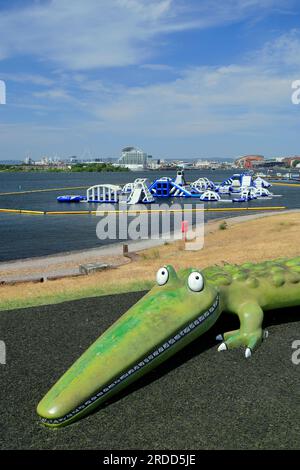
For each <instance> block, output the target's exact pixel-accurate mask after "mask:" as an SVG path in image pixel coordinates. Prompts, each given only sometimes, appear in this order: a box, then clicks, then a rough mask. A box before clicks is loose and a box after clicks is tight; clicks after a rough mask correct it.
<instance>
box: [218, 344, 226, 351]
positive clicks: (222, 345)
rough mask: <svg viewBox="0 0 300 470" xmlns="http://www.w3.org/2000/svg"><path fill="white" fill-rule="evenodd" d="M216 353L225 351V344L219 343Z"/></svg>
mask: <svg viewBox="0 0 300 470" xmlns="http://www.w3.org/2000/svg"><path fill="white" fill-rule="evenodd" d="M218 351H219V352H220V351H227V346H226V344H225V343H221V344H220V346H219V347H218Z"/></svg>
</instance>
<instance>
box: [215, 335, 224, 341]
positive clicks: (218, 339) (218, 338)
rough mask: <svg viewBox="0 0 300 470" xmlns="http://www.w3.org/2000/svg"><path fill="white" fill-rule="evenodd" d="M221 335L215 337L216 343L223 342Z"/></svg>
mask: <svg viewBox="0 0 300 470" xmlns="http://www.w3.org/2000/svg"><path fill="white" fill-rule="evenodd" d="M223 339H224V338H223V335H218V336H216V341H223Z"/></svg>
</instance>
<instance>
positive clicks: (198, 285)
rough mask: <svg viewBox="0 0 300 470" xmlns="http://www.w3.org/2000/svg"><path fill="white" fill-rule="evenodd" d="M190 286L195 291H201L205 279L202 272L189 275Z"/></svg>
mask: <svg viewBox="0 0 300 470" xmlns="http://www.w3.org/2000/svg"><path fill="white" fill-rule="evenodd" d="M188 286H189V288H190V289H191V290H192V291H193V292H200V291H202V289H203V287H204V279H203V276H202V274H200V273H198V272H193V273H191V274H190V275H189V278H188Z"/></svg>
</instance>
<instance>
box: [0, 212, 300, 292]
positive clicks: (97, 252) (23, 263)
mask: <svg viewBox="0 0 300 470" xmlns="http://www.w3.org/2000/svg"><path fill="white" fill-rule="evenodd" d="M295 212H300V209H292V210H288V211H278V212H272V213H267V212H263V213H257V214H248V215H241V216H235V217H224V218H218V219H213V220H210V221H208V222H207V223H206V224H205V228H204V232H205V235H207V233H209V231H210V230H211V229H213V228H215V227H216V225H220V223H222V221H226V223H228V224H230V225H231V226H234V225H237V224H240V223H244V222H248V221H251V220H255V219H260V218H265V217H274V216H276V215H279V214H280V215H283V214H290V213H295ZM124 243H125V244H128V247H129V252H141V251H144V250H148V249H152V248H155V247H159V246H162V245H164V244H165V240H163V239H158V240H157V239H149V240H139V241H128V242H127V241H122V242H116V243H113V244H110V245H106V246H101V247H97V248H90V249H86V250H76V251H69V252H62V253H58V254H54V255H48V256H41V257H36V258H25V259H21V260H12V261H6V262H2V263H0V283H1V282H2V283H4V282H8V283H11V282H14V281H16V282H22V281H24V282H26V281H31V280H38V279H47V278H54V277H57V278H58V277H65V276H76V275H79V274H80V270H79V266H80V265H82V264H88V263H103V264H108V265H110V266H113V267H119V266H122V265H124V264H127V263H129V262H130V260H129V259H128V258H126V257H124V256H123V245H124ZM168 243H172V240H170V241H168Z"/></svg>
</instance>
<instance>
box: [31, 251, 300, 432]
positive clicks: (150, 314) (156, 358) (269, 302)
mask: <svg viewBox="0 0 300 470" xmlns="http://www.w3.org/2000/svg"><path fill="white" fill-rule="evenodd" d="M162 269H163V270H164V271H163V272H164V273H165V272H166V271H167V276H168V279H167V282H166V283H165V284H164V285H156V286H155V287H154V288H153V289H151V291H150V292H148V293H147V294H146V295H145V296H144V297H143V298H142V299H141V300H139V301H138V302H137V303H136V304H135V305H134V306H133V307H131V308H130V309H129V310H128V311H127V312H126V313H125V314H124V315H123V316H122V317H121V318H119V319H118V320H117V321H116V322H115V323H114V324H113V325H112V326H111V327H110V328H109V329H108V330H106V331H105V332H104V333H103V334H102V336H100V337H99V338H98V339H97V340H96V341H95V343H93V344H92V345H91V346H90V348H89V349H88V350H87V351H86V352H85V353H84V354H83V355H82V356H81V357H80V358H79V359H78V360H77V361H76V362H75V363H74V364H73V366H72V367H71V368H70V369H69V370H68V371H67V372H66V373H65V374H64V375H63V376H62V377H61V378H60V380H59V381H58V382H57V383H56V384H55V385H54V386H53V387H52V388H51V389H50V391H49V392H48V393H47V394H46V396H45V397H44V398H43V399H42V401H41V402H40V403H39V405H38V407H37V412H38V414H39V415H40V416H41V418H42V422H43V423H44V424H45V425H47V426H51V427H58V426H64V425H66V424H69V423H71V422H73V421H75V420H78V419H79V418H81V417H82V416H84V415H86V414H87V413H90V412H91V411H92V410H93V409H94V408H95V407H98V406H99V405H100V404H102V403H104V402H106V401H107V400H108V399H110V398H111V397H112V396H113V395H115V394H116V393H118V392H119V391H120V390H121V389H123V388H125V387H127V386H128V385H129V384H130V383H131V382H133V381H135V380H137V379H138V378H139V377H141V376H143V375H144V374H145V373H147V372H149V371H150V370H151V369H153V368H155V367H156V366H157V365H159V364H160V363H162V362H164V361H165V360H166V359H168V358H169V357H171V356H173V355H174V354H175V353H176V352H177V351H179V350H180V349H182V348H183V347H184V346H186V345H187V344H189V343H190V342H191V341H193V340H194V339H196V338H198V337H199V336H201V335H202V334H203V333H205V332H206V331H207V330H209V329H210V328H211V327H212V326H213V324H214V323H215V322H216V321H217V319H218V318H219V316H220V314H221V313H222V312H230V313H233V314H236V315H237V316H238V317H239V320H240V328H239V329H238V330H235V331H230V332H226V333H224V334H222V335H219V336H218V337H217V339H220V340H221V341H222V343H221V345H220V346H219V349H218V350H219V351H222V350H226V349H231V348H237V347H240V346H243V347H245V356H246V357H250V356H251V353H252V351H253V350H254V349H255V348H256V347H257V346H258V345H259V344H260V343H261V341H262V340H263V338H264V337H266V335H265V334H264V333H263V331H262V321H263V312H264V311H266V310H271V309H276V308H284V307H291V306H297V305H300V257H297V258H294V259H291V260H288V259H279V260H274V261H266V262H264V263H260V264H252V263H246V264H243V265H241V266H235V265H230V264H228V265H225V266H222V267H218V266H213V267H209V268H206V269H204V270H203V271H202V272H200V271H199V270H197V269H192V268H191V269H185V270H182V271H179V272H178V273H177V274H176V272H175V270H174V268H173V267H172V266H165V267H164V268H162ZM195 277H196V278H197V279H198V280H195ZM191 278H193V279H194V282H196V284H197V283H198V285H200V287H201V289H199V290H196V291H195V290H192V288H194V285H192V288H191V284H190V283H191ZM201 282H202V285H201Z"/></svg>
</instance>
